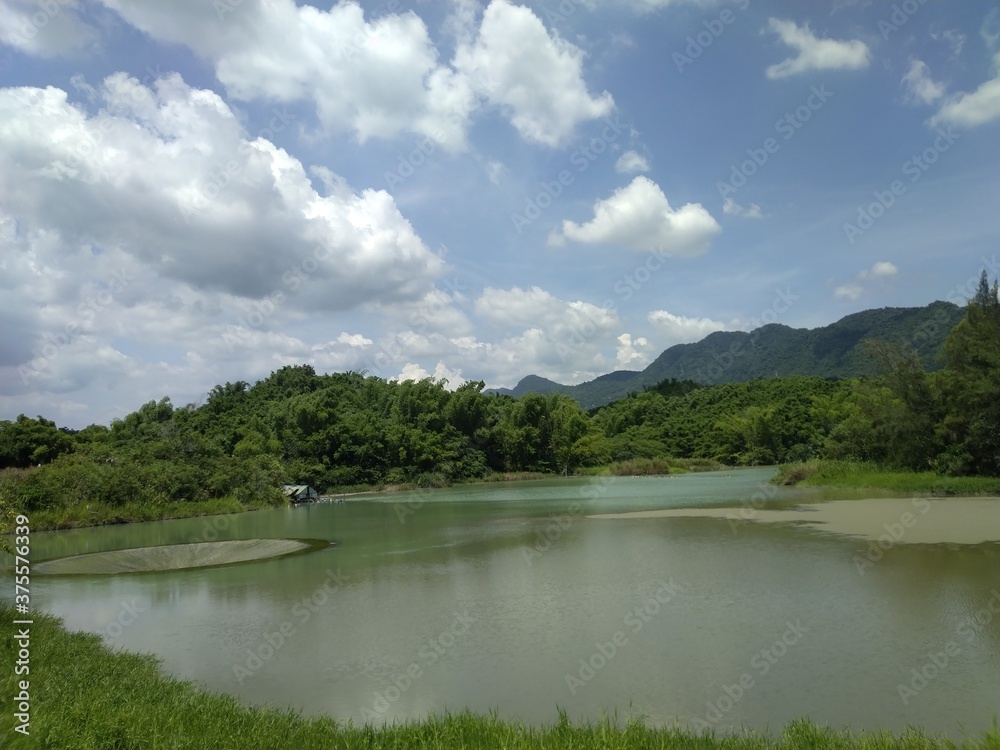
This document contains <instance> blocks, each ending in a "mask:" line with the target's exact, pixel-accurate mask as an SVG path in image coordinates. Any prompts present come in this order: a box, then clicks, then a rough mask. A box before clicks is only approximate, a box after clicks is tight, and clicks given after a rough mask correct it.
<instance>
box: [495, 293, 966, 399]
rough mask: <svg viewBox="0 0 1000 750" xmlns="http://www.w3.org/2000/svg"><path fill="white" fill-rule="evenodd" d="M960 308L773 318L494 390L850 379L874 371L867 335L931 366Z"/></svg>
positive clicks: (602, 395)
mask: <svg viewBox="0 0 1000 750" xmlns="http://www.w3.org/2000/svg"><path fill="white" fill-rule="evenodd" d="M964 315H965V309H964V308H961V307H959V306H958V305H954V304H952V303H950V302H932V303H931V304H929V305H927V306H926V307H883V308H878V309H874V310H863V311H862V312H858V313H854V314H852V315H848V316H846V317H844V318H841V319H840V320H838V321H837V322H836V323H832V324H830V325H828V326H824V327H822V328H790V327H789V326H785V325H780V324H771V325H766V326H763V327H761V328H757V329H755V330H753V331H750V332H746V331H717V332H716V333H712V334H709V335H708V336H706V337H705V338H704V339H702V340H701V341H699V342H697V343H693V344H677V345H676V346H672V347H670V348H669V349H667V350H665V351H664V352H663V353H662V354H660V356H659V357H657V358H656V359H655V360H654V361H653V362H652V363H650V365H649V366H648V367H647V368H646V369H645V370H642V371H641V372H636V371H632V370H620V371H617V372H612V373H608V374H607V375H601V376H600V377H598V378H595V379H594V380H590V381H587V382H586V383H580V384H579V385H562V384H560V383H556V382H554V381H552V380H548V379H546V378H542V377H539V376H537V375H529V376H527V377H526V378H524V379H522V380H521V381H520V382H519V383H518V384H517V385H516V386H515V387H514V388H512V389H498V391H499V392H500V393H507V394H509V395H513V396H521V395H524V394H525V393H539V394H543V395H545V394H549V393H564V394H566V395H568V396H571V397H572V398H574V399H576V400H577V401H578V402H579V403H580V405H581V406H582V407H583V408H585V409H591V408H594V407H596V406H602V405H604V404H608V403H610V402H612V401H614V400H615V399H618V398H621V397H623V396H625V395H627V394H628V393H630V392H634V391H640V390H642V389H643V388H647V387H651V386H654V385H656V384H657V383H659V382H661V381H663V380H668V379H671V378H675V379H677V380H694V381H697V382H699V383H704V384H709V385H715V384H719V383H742V382H746V381H748V380H753V379H754V378H766V377H780V376H786V375H813V376H817V377H822V378H831V379H840V378H853V377H860V376H863V375H870V374H872V372H873V367H874V365H873V363H872V360H871V357H869V356H866V355H865V354H864V353H863V351H862V347H861V344H862V342H864V341H866V340H882V341H891V342H894V343H898V344H909V345H911V346H912V347H913V348H914V349H916V351H917V353H918V354H919V355H920V359H921V361H922V362H923V365H924V367H925V369H926V370H927V371H929V372H930V371H934V370H937V369H940V367H941V364H940V362H939V355H940V354H941V351H942V346H943V345H944V340H945V338H947V336H948V334H949V333H950V332H951V331H952V329H953V328H954V327H955V326H956V325H958V323H959V321H960V320H962V317H963V316H964Z"/></svg>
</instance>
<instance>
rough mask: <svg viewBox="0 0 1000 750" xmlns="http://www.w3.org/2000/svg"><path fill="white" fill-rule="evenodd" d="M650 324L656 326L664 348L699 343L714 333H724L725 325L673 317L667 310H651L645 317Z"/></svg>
mask: <svg viewBox="0 0 1000 750" xmlns="http://www.w3.org/2000/svg"><path fill="white" fill-rule="evenodd" d="M646 317H647V319H648V320H649V322H650V323H652V324H653V325H654V326H656V329H657V332H658V333H659V334H660V340H661V341H663V342H665V345H666V346H673V345H674V344H688V343H691V342H693V341H701V340H702V339H703V338H705V337H706V336H707V335H708V334H710V333H712V332H714V331H724V330H726V329H727V327H728V326H727V325H726V324H725V323H722V322H720V321H718V320H712V319H711V318H688V317H686V316H684V315H674V314H673V313H671V312H668V311H667V310H653V311H651V312H650V313H649V314H648V315H647V316H646Z"/></svg>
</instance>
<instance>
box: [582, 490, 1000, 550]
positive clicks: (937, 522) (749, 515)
mask: <svg viewBox="0 0 1000 750" xmlns="http://www.w3.org/2000/svg"><path fill="white" fill-rule="evenodd" d="M587 518H595V519H660V518H718V519H723V520H727V521H746V522H755V523H795V524H802V525H805V526H806V527H807V528H811V529H814V530H816V531H823V532H829V533H833V534H843V535H847V536H855V537H861V538H864V539H876V540H877V539H879V538H880V537H884V536H885V535H886V534H889V535H890V538H892V539H893V542H894V543H899V544H981V543H983V542H1000V497H949V498H927V497H904V498H871V499H866V500H830V501H828V502H821V503H809V504H803V505H797V506H795V507H792V508H781V509H773V510H771V509H763V508H762V509H756V508H754V507H752V506H750V505H749V504H747V505H745V506H734V507H731V508H718V507H713V508H671V509H669V510H643V511H635V512H632V513H602V514H599V515H591V516H587Z"/></svg>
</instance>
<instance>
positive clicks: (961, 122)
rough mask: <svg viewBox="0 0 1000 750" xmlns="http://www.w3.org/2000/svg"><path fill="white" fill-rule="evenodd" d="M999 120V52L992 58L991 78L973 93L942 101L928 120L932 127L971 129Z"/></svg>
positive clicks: (956, 95)
mask: <svg viewBox="0 0 1000 750" xmlns="http://www.w3.org/2000/svg"><path fill="white" fill-rule="evenodd" d="M998 119H1000V52H998V53H997V54H996V55H994V57H993V77H992V78H990V79H989V80H988V81H985V82H984V83H982V84H980V85H979V87H978V88H977V89H976V90H975V91H971V92H967V93H959V94H955V95H953V96H949V97H947V98H946V99H945V100H944V103H943V104H942V106H941V108H940V109H939V110H938V111H937V113H936V114H935V115H934V116H933V117H932V118H931V119H930V124H931V125H932V126H935V127H936V126H937V125H955V126H960V127H966V128H973V127H976V126H978V125H984V124H985V123H988V122H993V121H994V120H998Z"/></svg>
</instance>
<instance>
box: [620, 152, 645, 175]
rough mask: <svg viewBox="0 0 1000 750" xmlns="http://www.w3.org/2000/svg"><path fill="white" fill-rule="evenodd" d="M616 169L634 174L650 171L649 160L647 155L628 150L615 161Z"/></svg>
mask: <svg viewBox="0 0 1000 750" xmlns="http://www.w3.org/2000/svg"><path fill="white" fill-rule="evenodd" d="M615 171H616V172H618V173H619V174H632V173H634V172H648V171H649V162H648V161H646V157H644V156H642V155H640V154H638V153H636V152H635V151H626V152H625V153H624V154H622V155H621V156H619V157H618V161H616V162H615Z"/></svg>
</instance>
